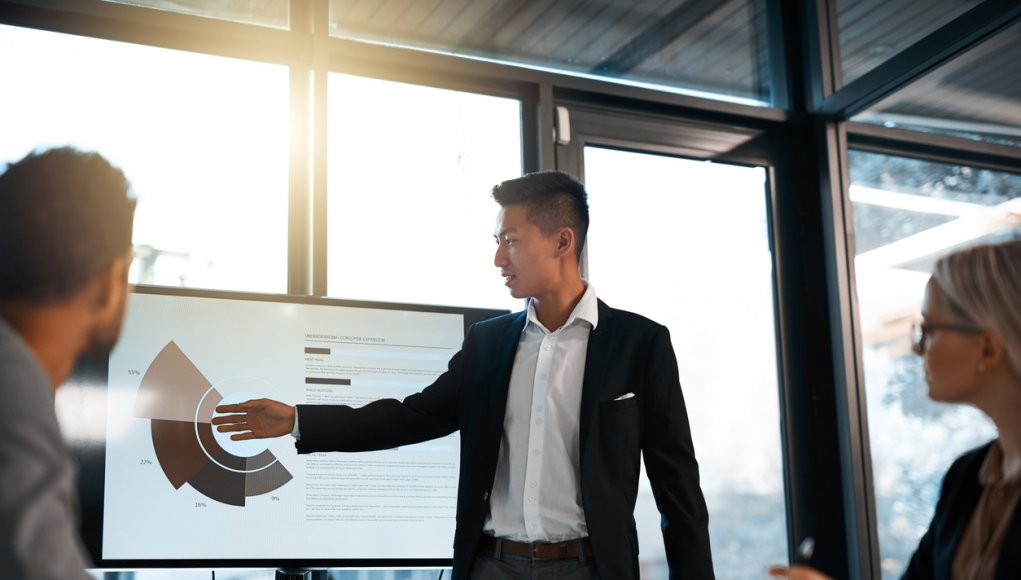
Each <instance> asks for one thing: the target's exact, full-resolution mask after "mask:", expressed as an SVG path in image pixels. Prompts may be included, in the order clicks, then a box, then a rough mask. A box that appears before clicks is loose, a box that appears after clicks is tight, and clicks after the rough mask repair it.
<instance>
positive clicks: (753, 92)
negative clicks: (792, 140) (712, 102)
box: [330, 0, 773, 105]
mask: <svg viewBox="0 0 1021 580" xmlns="http://www.w3.org/2000/svg"><path fill="white" fill-rule="evenodd" d="M766 4H767V0H726V1H716V0H712V1H705V0H665V1H660V2H607V1H600V2H581V3H578V2H493V1H491V0H484V1H474V2H470V1H467V0H462V1H458V2H439V3H435V2H416V1H415V0H391V1H389V2H386V3H380V2H377V1H375V0H330V34H331V35H332V36H337V37H340V38H348V39H352V40H360V41H367V42H376V43H381V44H398V45H403V46H409V47H414V48H422V49H426V50H434V51H439V52H445V53H449V54H458V55H464V56H469V57H476V58H482V59H494V60H498V61H502V62H510V63H514V64H518V65H523V66H528V67H534V68H541V69H547V70H555V71H558V72H565V73H568V74H574V75H579V76H587V77H594V78H600V79H602V80H607V79H612V80H616V81H620V82H623V83H626V84H637V85H647V86H653V87H655V88H657V89H660V90H663V89H666V90H673V91H677V92H682V93H687V94H694V95H697V96H702V97H706V98H712V99H722V100H729V101H734V102H742V103H747V104H752V105H770V104H773V103H772V92H771V90H770V83H771V81H772V75H771V68H770V67H771V64H770V62H769V58H768V56H769V50H768V42H767V37H768V30H767V27H766V18H765V13H766Z"/></svg>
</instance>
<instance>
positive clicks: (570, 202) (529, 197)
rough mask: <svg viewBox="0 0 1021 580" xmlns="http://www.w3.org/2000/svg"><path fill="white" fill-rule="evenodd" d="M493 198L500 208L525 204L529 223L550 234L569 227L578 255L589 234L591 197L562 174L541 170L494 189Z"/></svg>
mask: <svg viewBox="0 0 1021 580" xmlns="http://www.w3.org/2000/svg"><path fill="white" fill-rule="evenodd" d="M493 199H495V200H496V203H498V204H500V207H507V206H508V205H514V204H518V203H521V204H525V207H527V208H528V209H527V213H526V215H527V217H528V221H530V222H531V223H533V224H535V225H536V226H538V227H539V229H540V230H541V231H542V233H543V234H546V235H549V234H551V233H553V232H554V231H556V230H557V229H558V228H561V227H569V228H571V229H572V230H573V231H574V236H575V238H576V239H577V247H576V249H575V250H576V255H577V257H579V258H580V257H581V249H582V247H583V246H584V245H585V236H586V235H588V225H589V215H588V194H587V193H586V192H585V186H584V185H583V184H582V183H581V182H580V181H578V180H577V179H576V178H575V177H574V176H572V175H571V174H569V173H565V172H563V171H538V172H535V173H529V174H527V175H525V176H523V177H518V178H516V179H509V180H507V181H504V182H503V183H501V184H499V185H497V186H495V187H493Z"/></svg>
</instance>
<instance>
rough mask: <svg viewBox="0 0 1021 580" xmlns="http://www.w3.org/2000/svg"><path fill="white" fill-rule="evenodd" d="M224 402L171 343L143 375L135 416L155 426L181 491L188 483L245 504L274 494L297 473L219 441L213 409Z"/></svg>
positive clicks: (170, 476) (157, 445) (158, 445)
mask: <svg viewBox="0 0 1021 580" xmlns="http://www.w3.org/2000/svg"><path fill="white" fill-rule="evenodd" d="M223 398H224V397H223V395H221V394H220V393H219V392H218V391H217V389H216V388H215V387H214V386H213V384H212V383H211V382H210V381H209V380H208V379H207V378H206V377H205V376H204V375H203V374H202V372H201V371H200V370H199V369H198V368H197V367H196V366H195V364H194V363H192V361H191V359H189V358H188V356H187V355H186V354H185V353H184V351H182V350H181V348H180V347H179V346H178V345H177V344H176V343H175V342H174V341H170V342H169V343H167V345H166V346H165V347H163V350H161V351H160V353H159V354H158V355H157V356H156V358H155V359H153V361H152V363H151V364H150V365H149V368H148V369H147V370H146V371H145V374H144V375H143V376H142V382H141V384H140V386H139V388H138V394H137V396H136V399H135V410H134V414H135V416H136V417H139V418H143V419H149V420H150V421H151V422H152V425H151V432H152V443H153V448H154V449H155V451H156V458H157V460H158V461H159V464H160V467H161V468H162V469H163V473H164V474H165V475H166V477H167V480H168V481H169V482H170V484H171V485H173V486H174V488H175V489H180V488H181V487H182V486H183V485H184V484H185V483H187V484H189V485H191V487H192V488H194V489H195V490H196V491H198V492H199V493H201V494H203V495H204V496H206V497H208V498H209V499H212V500H215V501H218V502H220V503H224V504H228V505H234V506H243V505H245V500H246V498H248V497H252V496H257V495H262V494H265V493H269V492H271V491H273V490H275V489H277V488H279V487H281V486H282V485H284V484H286V483H287V482H288V481H290V480H291V479H292V475H291V473H290V472H289V471H287V469H286V468H285V467H284V466H283V465H282V464H281V463H280V461H279V460H277V458H276V457H275V456H274V455H273V453H272V452H271V451H269V450H268V449H267V450H263V451H262V452H261V453H259V454H257V455H255V456H253V457H239V456H237V455H235V454H233V453H231V452H229V451H227V450H226V449H224V448H223V447H222V446H221V445H220V444H219V443H218V442H217V441H216V438H215V437H214V435H213V426H212V417H213V410H214V409H215V408H216V405H217V404H219V402H220V401H222V400H223Z"/></svg>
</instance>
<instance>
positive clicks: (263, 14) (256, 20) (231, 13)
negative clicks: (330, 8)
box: [105, 0, 291, 28]
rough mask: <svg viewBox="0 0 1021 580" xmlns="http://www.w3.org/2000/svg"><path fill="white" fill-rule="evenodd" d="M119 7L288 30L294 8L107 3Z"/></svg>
mask: <svg viewBox="0 0 1021 580" xmlns="http://www.w3.org/2000/svg"><path fill="white" fill-rule="evenodd" d="M105 1H106V2H116V3H118V4H134V5H135V6H147V7H149V8H156V9H159V10H167V11H169V12H183V13H185V14H194V15H196V16H206V17H209V18H217V19H220V20H233V21H236V22H245V23H248V24H259V25H261V26H271V27H273V28H287V27H288V25H289V23H290V11H291V5H290V2H289V1H288V0H234V1H231V2H223V1H222V0H221V1H220V2H210V1H209V0H105Z"/></svg>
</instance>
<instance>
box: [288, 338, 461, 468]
mask: <svg viewBox="0 0 1021 580" xmlns="http://www.w3.org/2000/svg"><path fill="white" fill-rule="evenodd" d="M472 336H473V332H472V330H469V331H468V336H466V337H465V341H464V345H463V346H462V349H461V352H458V353H457V354H456V355H454V357H453V358H451V359H450V362H449V363H448V365H447V371H446V372H444V373H443V374H442V375H440V376H439V378H437V379H436V381H435V382H433V384H431V385H429V386H428V387H426V388H425V389H424V390H422V391H421V392H419V393H415V394H413V395H410V396H409V397H407V398H405V399H404V400H403V401H398V400H396V399H381V400H378V401H373V402H372V403H369V404H368V405H365V406H364V407H359V408H357V409H356V408H353V407H349V406H347V405H298V407H297V408H298V416H299V427H298V428H299V430H300V434H299V438H298V441H297V442H296V444H295V446H296V447H297V449H298V452H299V453H312V452H316V451H377V450H380V449H392V448H394V447H398V446H401V445H411V444H413V443H420V442H422V441H428V440H430V439H436V438H438V437H443V436H445V435H449V434H451V433H453V432H454V431H456V430H457V429H458V426H459V416H460V405H461V388H462V383H463V381H464V376H465V372H466V369H465V366H466V363H465V360H466V352H467V351H468V350H469V349H470V346H469V345H470V344H471V341H472Z"/></svg>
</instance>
